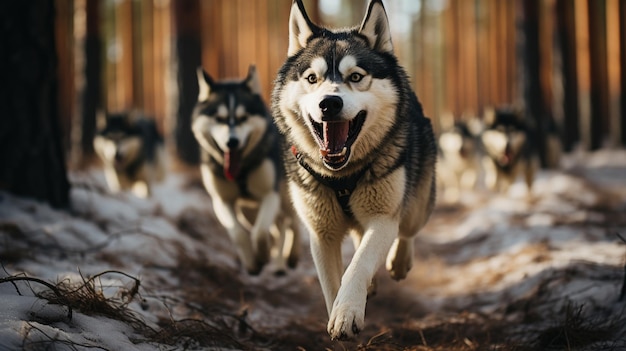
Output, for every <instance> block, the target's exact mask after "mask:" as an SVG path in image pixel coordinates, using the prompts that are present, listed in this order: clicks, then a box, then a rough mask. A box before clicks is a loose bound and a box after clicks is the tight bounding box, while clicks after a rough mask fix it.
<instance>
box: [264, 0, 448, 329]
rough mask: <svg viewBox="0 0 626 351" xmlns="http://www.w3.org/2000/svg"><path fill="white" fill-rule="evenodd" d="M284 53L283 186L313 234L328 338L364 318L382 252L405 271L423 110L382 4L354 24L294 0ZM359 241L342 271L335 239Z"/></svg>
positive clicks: (425, 205) (423, 190) (424, 138)
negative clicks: (312, 15)
mask: <svg viewBox="0 0 626 351" xmlns="http://www.w3.org/2000/svg"><path fill="white" fill-rule="evenodd" d="M287 56H288V57H287V60H286V62H285V63H284V65H283V66H282V68H281V69H280V70H279V73H278V76H277V78H276V80H275V84H274V90H273V93H272V110H273V115H274V119H275V122H276V124H277V125H278V128H279V130H280V131H281V133H283V134H284V135H285V136H286V139H287V141H288V143H289V144H290V145H291V147H290V148H285V150H284V151H285V157H286V159H285V161H286V162H285V165H286V167H287V174H288V177H289V190H290V194H291V197H292V201H293V203H294V206H295V208H296V211H297V213H298V215H299V216H300V217H301V218H302V220H303V221H304V223H305V224H306V226H307V228H308V229H309V231H310V233H311V235H310V240H311V250H312V256H313V259H314V263H315V266H316V268H317V272H318V275H319V280H320V285H321V287H322V292H323V294H324V299H325V302H326V308H327V311H328V314H329V322H328V326H327V330H328V332H329V334H330V337H331V338H332V339H347V338H352V337H354V336H355V335H356V334H358V333H359V331H361V330H362V329H363V326H364V315H365V304H366V299H367V295H368V287H369V286H370V285H371V284H372V283H373V281H372V279H373V278H374V274H375V273H376V271H377V270H378V268H379V267H380V265H382V264H383V263H384V262H385V258H386V268H387V270H388V271H389V273H390V274H391V277H392V278H394V279H396V280H399V279H403V278H405V277H406V276H407V273H408V271H409V269H410V268H411V265H412V260H413V237H414V236H415V235H416V234H417V232H418V231H419V230H420V228H422V227H423V226H424V224H425V223H426V221H427V220H428V218H429V216H430V214H431V212H432V209H433V206H434V202H435V186H436V183H435V163H436V158H437V148H436V143H435V139H434V135H433V131H432V127H431V124H430V120H429V119H428V118H426V117H424V115H423V111H422V107H421V105H420V103H419V101H418V100H417V97H416V96H415V93H414V92H413V91H412V89H411V87H410V84H409V80H408V77H407V75H406V73H405V71H404V69H402V68H401V67H400V66H399V65H398V61H397V58H396V57H395V55H394V53H393V46H392V43H391V35H390V29H389V23H388V20H387V14H386V12H385V9H384V7H383V4H382V1H380V0H373V1H371V2H370V4H369V6H368V10H367V13H366V15H365V18H364V19H363V22H362V24H361V26H360V27H355V28H352V29H344V30H329V29H326V28H322V27H319V26H317V25H315V24H314V23H312V22H311V20H310V19H309V17H308V15H307V14H306V12H305V9H304V5H303V4H302V1H301V0H296V1H294V2H293V4H292V7H291V14H290V18H289V47H288V52H287ZM347 233H351V234H353V235H354V236H355V237H356V239H355V244H357V247H356V251H355V253H354V256H353V257H352V260H351V262H350V263H349V265H348V266H347V268H346V270H345V272H344V271H343V263H342V256H341V242H342V240H343V239H344V237H345V235H346V234H347Z"/></svg>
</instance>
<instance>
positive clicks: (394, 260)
mask: <svg viewBox="0 0 626 351" xmlns="http://www.w3.org/2000/svg"><path fill="white" fill-rule="evenodd" d="M412 267H413V238H412V237H402V236H398V237H397V238H396V240H394V242H393V244H392V245H391V249H390V250H389V254H388V255H387V263H386V268H387V271H388V272H389V275H391V278H393V279H394V280H401V279H404V278H406V275H407V274H408V273H409V271H410V270H411V268H412Z"/></svg>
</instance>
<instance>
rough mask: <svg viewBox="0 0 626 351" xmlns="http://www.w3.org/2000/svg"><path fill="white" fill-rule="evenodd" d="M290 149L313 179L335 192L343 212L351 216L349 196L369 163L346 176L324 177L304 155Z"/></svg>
mask: <svg viewBox="0 0 626 351" xmlns="http://www.w3.org/2000/svg"><path fill="white" fill-rule="evenodd" d="M291 151H292V153H293V155H294V156H295V157H296V159H297V160H298V163H299V164H300V166H301V167H302V168H304V169H305V170H306V171H307V172H309V174H310V175H312V176H313V178H315V180H317V181H318V182H320V183H321V184H322V185H324V186H327V187H329V188H330V189H331V190H333V191H334V192H335V197H336V198H337V201H338V202H339V205H340V206H341V209H342V210H343V213H345V214H346V215H347V216H348V217H352V209H350V196H351V195H352V192H353V191H354V189H355V188H356V183H357V182H358V181H359V180H360V179H361V177H362V176H363V174H365V172H366V171H367V170H368V169H369V165H368V166H366V167H363V169H361V170H360V171H358V172H357V173H354V174H352V175H349V176H347V177H341V178H335V177H326V176H323V175H321V174H319V173H317V172H315V171H314V170H313V168H312V167H311V166H310V165H309V164H308V163H306V162H305V161H304V157H303V156H302V154H301V153H299V152H298V151H297V150H296V149H295V147H292V148H291Z"/></svg>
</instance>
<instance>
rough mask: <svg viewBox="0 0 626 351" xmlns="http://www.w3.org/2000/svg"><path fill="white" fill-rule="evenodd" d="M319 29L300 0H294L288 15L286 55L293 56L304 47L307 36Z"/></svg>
mask: <svg viewBox="0 0 626 351" xmlns="http://www.w3.org/2000/svg"><path fill="white" fill-rule="evenodd" d="M318 31H319V27H317V26H316V25H315V24H313V22H311V20H310V19H309V16H308V15H307V14H306V11H305V10H304V5H303V4H302V0H294V2H293V4H292V5H291V14H290V15H289V49H288V50H287V56H293V55H295V54H296V53H297V52H298V51H300V50H301V49H304V47H306V43H307V41H308V40H309V38H310V37H311V36H312V35H313V34H315V33H316V32H318Z"/></svg>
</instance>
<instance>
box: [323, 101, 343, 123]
mask: <svg viewBox="0 0 626 351" xmlns="http://www.w3.org/2000/svg"><path fill="white" fill-rule="evenodd" d="M342 108H343V100H341V98H340V97H339V96H335V95H328V96H325V97H324V99H323V100H322V102H320V109H321V110H322V120H328V119H333V118H334V117H337V115H338V114H339V112H341V109H342Z"/></svg>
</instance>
